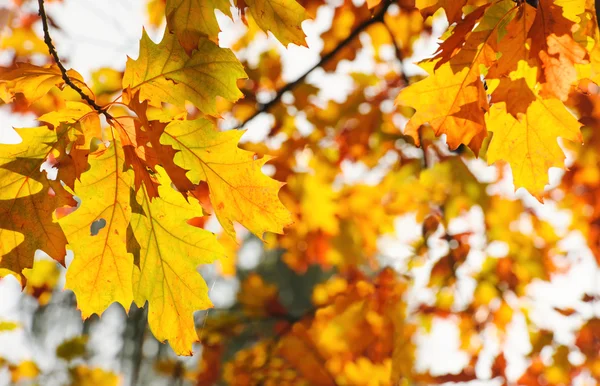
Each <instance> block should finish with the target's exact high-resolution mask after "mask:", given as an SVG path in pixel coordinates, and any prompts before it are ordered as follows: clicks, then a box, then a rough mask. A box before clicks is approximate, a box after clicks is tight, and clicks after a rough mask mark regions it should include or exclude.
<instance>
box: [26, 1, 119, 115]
mask: <svg viewBox="0 0 600 386" xmlns="http://www.w3.org/2000/svg"><path fill="white" fill-rule="evenodd" d="M38 6H39V12H38V14H39V15H40V18H41V19H42V26H43V29H44V42H45V43H46V46H48V52H49V53H50V55H51V56H52V58H53V59H54V62H55V63H56V65H57V66H58V68H59V70H60V73H61V75H62V79H63V81H64V82H65V84H67V85H68V86H69V87H71V88H72V89H73V90H75V91H76V92H77V93H78V94H79V96H81V99H83V100H84V101H86V102H87V103H88V104H89V105H90V106H92V107H93V108H94V110H96V111H98V112H99V113H101V114H104V115H105V116H106V118H109V119H110V118H112V117H111V116H110V115H109V114H108V112H107V111H106V110H105V109H103V108H102V107H101V106H100V105H98V104H97V103H96V101H94V100H93V99H92V98H90V97H89V96H88V95H87V94H86V93H84V92H83V90H82V89H81V88H80V87H79V86H77V85H76V84H75V83H74V82H73V80H71V78H70V77H69V75H68V74H67V69H66V68H65V66H64V65H63V64H62V63H61V61H60V58H59V57H58V53H57V52H56V47H54V44H52V38H51V37H50V30H49V28H48V15H46V9H45V8H44V0H38Z"/></svg>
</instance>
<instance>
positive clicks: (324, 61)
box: [236, 0, 393, 129]
mask: <svg viewBox="0 0 600 386" xmlns="http://www.w3.org/2000/svg"><path fill="white" fill-rule="evenodd" d="M392 2H393V1H392V0H388V1H386V2H385V4H383V6H382V8H381V9H380V10H379V12H377V14H375V16H373V17H372V18H370V19H367V20H365V21H364V22H362V23H361V24H360V25H359V26H358V27H356V28H355V29H354V30H353V31H352V32H351V33H350V35H348V36H347V37H346V38H345V39H344V40H342V41H341V42H340V43H339V44H338V45H337V47H335V48H334V49H333V50H332V51H330V52H328V53H326V54H325V55H323V56H322V57H321V60H319V62H318V63H317V64H315V65H314V66H312V67H311V68H309V69H308V70H307V71H306V72H305V73H304V74H302V76H300V77H299V78H298V79H296V80H295V81H293V82H290V83H288V84H286V85H285V86H283V87H282V88H281V89H279V90H278V91H277V94H276V95H275V97H274V98H273V99H271V100H270V101H268V102H267V103H264V104H260V105H259V107H258V109H257V110H256V112H255V113H254V114H252V115H251V116H250V117H249V118H248V119H246V120H245V121H243V122H242V123H240V124H239V125H238V126H236V129H241V128H243V127H244V126H246V124H248V122H250V121H252V120H253V119H254V118H256V117H257V116H259V115H260V114H262V113H266V112H269V110H270V109H271V108H272V107H273V106H275V105H276V104H277V103H278V102H279V101H280V100H281V97H282V96H283V94H285V93H286V92H287V91H291V90H293V89H294V88H295V87H296V86H298V85H300V84H301V83H302V82H304V80H305V79H306V77H307V76H308V75H309V74H310V73H311V72H313V71H314V70H316V69H317V68H319V67H322V66H323V65H325V64H327V62H329V61H330V60H331V59H333V57H335V56H336V55H337V54H338V53H339V52H340V51H341V50H343V49H344V48H345V47H346V46H347V45H348V44H350V43H351V42H352V41H353V40H354V39H355V38H356V37H357V36H358V35H359V34H360V33H361V32H363V31H364V30H366V29H367V28H368V27H370V26H371V25H373V24H375V23H379V22H383V16H384V15H385V12H386V11H387V9H388V8H389V6H390V5H391V4H392Z"/></svg>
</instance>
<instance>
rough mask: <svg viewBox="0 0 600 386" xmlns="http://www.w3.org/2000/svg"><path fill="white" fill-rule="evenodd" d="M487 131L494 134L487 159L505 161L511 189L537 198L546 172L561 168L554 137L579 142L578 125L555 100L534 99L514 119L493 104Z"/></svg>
mask: <svg viewBox="0 0 600 386" xmlns="http://www.w3.org/2000/svg"><path fill="white" fill-rule="evenodd" d="M486 123H487V126H488V130H489V131H491V132H492V133H494V136H493V137H492V141H491V143H490V146H489V149H488V152H487V160H488V163H489V164H492V163H494V162H496V161H499V160H504V161H506V162H508V163H509V164H510V166H511V169H512V172H513V179H514V183H515V188H516V189H518V188H520V187H524V188H526V189H527V190H528V191H529V193H531V194H532V195H534V196H535V197H537V198H538V199H540V198H541V195H542V192H543V191H544V186H545V185H546V184H547V183H548V169H549V168H551V167H561V168H562V167H564V159H565V155H564V153H563V151H562V149H561V148H560V146H559V145H558V137H561V138H563V139H566V140H569V141H573V142H581V140H582V138H581V133H580V131H579V128H580V127H581V124H580V123H579V122H577V120H576V119H575V117H573V115H572V114H571V113H570V112H569V111H568V110H567V109H566V108H565V107H564V106H563V104H562V103H561V102H560V101H559V100H557V99H547V100H542V99H538V100H536V101H535V102H533V103H532V104H531V105H530V106H529V107H528V108H527V112H526V113H525V114H522V113H519V114H518V118H515V117H513V116H512V115H511V114H509V113H508V112H507V111H506V105H505V104H504V103H497V104H495V105H494V106H492V107H491V108H490V112H489V114H488V115H486Z"/></svg>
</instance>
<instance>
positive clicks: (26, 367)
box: [8, 360, 40, 384]
mask: <svg viewBox="0 0 600 386" xmlns="http://www.w3.org/2000/svg"><path fill="white" fill-rule="evenodd" d="M8 368H9V370H10V379H11V381H12V382H13V384H14V383H17V382H20V381H23V380H26V379H34V378H36V377H37V376H38V375H39V374H40V369H39V368H38V367H37V365H36V364H35V362H33V361H30V360H28V361H23V362H21V363H19V364H18V365H16V366H13V365H10V366H8Z"/></svg>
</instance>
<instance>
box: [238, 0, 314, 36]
mask: <svg viewBox="0 0 600 386" xmlns="http://www.w3.org/2000/svg"><path fill="white" fill-rule="evenodd" d="M244 2H245V3H246V4H247V5H248V9H249V10H250V14H251V15H252V18H253V19H254V21H256V24H258V26H259V27H260V28H262V30H263V31H265V32H267V31H270V32H271V33H272V34H273V35H274V36H275V37H276V38H277V40H279V41H280V42H281V44H283V45H284V46H288V45H289V44H290V43H294V44H297V45H299V46H306V41H305V37H306V36H305V35H304V32H303V31H302V26H301V24H302V22H303V21H304V20H307V19H310V16H309V15H308V13H306V11H305V10H304V8H303V7H302V6H301V5H300V4H298V2H297V1H296V0H244Z"/></svg>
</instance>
